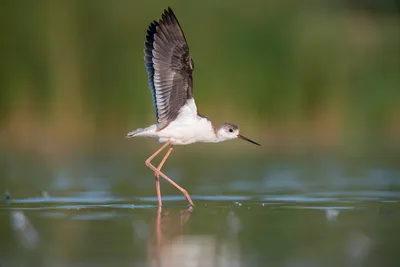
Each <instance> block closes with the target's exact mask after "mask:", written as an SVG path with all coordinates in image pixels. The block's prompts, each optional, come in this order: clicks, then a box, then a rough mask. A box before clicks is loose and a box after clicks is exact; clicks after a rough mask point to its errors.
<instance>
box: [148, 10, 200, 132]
mask: <svg viewBox="0 0 400 267" xmlns="http://www.w3.org/2000/svg"><path fill="white" fill-rule="evenodd" d="M144 59H145V62H146V64H145V65H146V70H147V73H148V79H149V87H150V90H151V93H152V98H153V105H154V110H155V114H156V119H157V131H161V130H162V129H164V128H165V127H167V126H168V125H169V124H170V122H171V121H173V120H175V119H176V118H177V117H178V115H179V111H180V109H181V107H182V106H183V105H184V104H185V103H186V102H187V100H188V99H191V98H193V78H192V72H193V60H192V58H191V57H190V55H189V47H188V45H187V43H186V39H185V36H184V34H183V32H182V29H181V26H180V25H179V22H178V20H177V18H176V17H175V14H174V13H173V11H172V10H171V8H168V10H164V13H163V14H162V16H161V19H160V20H159V21H158V22H157V21H153V22H152V23H151V24H150V26H149V29H148V30H147V36H146V42H145V56H144ZM196 112H197V110H196Z"/></svg>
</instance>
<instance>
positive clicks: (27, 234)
mask: <svg viewBox="0 0 400 267" xmlns="http://www.w3.org/2000/svg"><path fill="white" fill-rule="evenodd" d="M11 226H12V228H13V229H14V230H15V232H16V234H17V237H18V240H19V242H20V243H21V245H22V246H24V247H26V248H29V249H34V248H35V247H36V245H37V243H38V241H39V234H38V232H37V231H36V229H35V228H34V227H33V225H32V224H31V222H30V221H29V219H28V218H27V217H26V216H25V214H24V213H23V212H22V211H20V210H17V211H12V212H11Z"/></svg>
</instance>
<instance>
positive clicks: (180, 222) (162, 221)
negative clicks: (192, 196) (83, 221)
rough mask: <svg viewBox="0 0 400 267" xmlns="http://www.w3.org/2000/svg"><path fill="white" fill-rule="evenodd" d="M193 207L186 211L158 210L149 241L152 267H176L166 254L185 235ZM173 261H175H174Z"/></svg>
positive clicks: (149, 259) (149, 258) (149, 256)
mask: <svg viewBox="0 0 400 267" xmlns="http://www.w3.org/2000/svg"><path fill="white" fill-rule="evenodd" d="M192 212H193V207H192V206H190V207H189V208H188V209H186V210H172V209H168V210H167V209H165V208H164V210H162V208H161V207H158V209H157V215H156V219H155V223H154V231H152V233H151V235H150V238H149V239H148V261H149V264H150V266H174V265H173V261H171V259H168V260H166V257H165V253H166V251H168V248H169V245H170V244H171V243H172V241H173V240H175V239H176V238H179V237H181V236H182V235H184V226H185V225H186V223H187V222H188V220H189V218H190V216H191V214H192ZM172 260H173V259H172Z"/></svg>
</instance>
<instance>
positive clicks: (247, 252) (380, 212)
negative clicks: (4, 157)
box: [0, 155, 400, 266]
mask: <svg viewBox="0 0 400 267" xmlns="http://www.w3.org/2000/svg"><path fill="white" fill-rule="evenodd" d="M257 157H258V156H257V155H256V156H253V157H249V158H248V160H243V159H241V158H239V159H235V157H231V158H228V159H221V158H218V157H217V156H213V157H211V158H208V159H207V158H201V157H200V160H197V158H198V156H193V157H188V158H186V159H180V160H175V161H174V160H172V162H171V163H170V164H171V166H175V167H176V166H179V168H176V169H171V168H168V167H166V173H167V175H170V176H171V177H174V180H176V181H177V182H178V183H181V184H182V185H185V187H186V188H187V189H188V191H189V193H191V196H192V199H193V201H194V203H195V207H194V208H189V207H188V206H187V205H186V201H185V199H184V197H183V196H182V195H180V194H179V192H177V191H176V190H175V189H174V188H173V187H171V186H170V185H168V184H167V183H164V182H162V184H161V191H162V193H163V204H164V206H163V208H162V209H159V208H158V207H157V205H156V204H157V198H156V196H155V189H154V180H152V174H151V173H149V172H148V171H147V170H146V169H145V168H142V167H141V165H134V166H133V167H131V168H127V167H126V165H124V159H123V157H121V158H122V163H121V162H119V163H115V162H112V161H107V160H105V161H103V162H102V164H93V162H92V164H85V163H82V162H80V161H77V160H75V161H71V162H69V163H68V164H63V165H57V166H56V167H54V166H51V165H48V164H45V163H43V162H39V164H33V163H32V161H26V162H25V163H24V165H23V166H24V167H25V168H19V165H18V164H17V163H15V164H14V165H13V164H11V165H8V167H7V168H6V169H3V174H4V177H5V179H4V180H3V182H4V181H5V184H4V189H5V190H4V193H3V196H2V201H1V203H0V225H1V228H0V229H1V230H0V231H1V232H0V234H1V239H0V247H1V249H0V266H115V265H118V266H268V265H272V266H398V264H399V262H400V256H399V255H398V252H397V250H398V247H399V246H400V239H399V238H398V235H397V233H398V232H399V231H400V190H399V188H400V175H399V173H400V172H399V169H398V167H397V166H396V164H393V163H391V162H390V161H385V160H383V161H382V158H379V159H376V160H373V159H372V160H368V161H365V160H361V161H358V162H357V164H356V163H354V161H352V162H351V163H349V161H344V160H342V161H334V160H332V161H331V162H328V161H327V160H326V159H324V162H325V164H320V163H321V161H320V160H310V159H301V158H297V159H296V158H293V157H292V158H282V157H280V158H279V159H274V158H273V157H271V158H272V159H270V160H269V161H264V160H260V159H257ZM217 159H218V160H217ZM19 160H20V159H19ZM199 161H200V162H202V163H199ZM213 162H217V163H218V164H217V163H213ZM36 163H37V162H36ZM198 164H200V165H201V166H207V168H203V169H202V168H200V167H198ZM202 164H203V165H202ZM188 165H189V167H188ZM196 166H197V167H196ZM188 169H189V170H190V171H191V170H193V169H194V170H195V172H194V173H193V172H190V175H189V174H188ZM114 171H115V172H114ZM29 173H30V175H31V176H29ZM26 177H29V178H30V179H31V178H33V179H35V183H32V181H31V180H29V179H26ZM111 177H112V178H111ZM132 177H135V178H134V179H132ZM189 178H190V179H189Z"/></svg>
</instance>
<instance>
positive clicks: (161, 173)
mask: <svg viewBox="0 0 400 267" xmlns="http://www.w3.org/2000/svg"><path fill="white" fill-rule="evenodd" d="M170 143H171V142H170V141H168V142H166V143H165V144H164V145H163V146H162V147H161V148H160V149H159V150H157V151H156V152H155V153H154V154H153V155H151V156H150V157H149V158H148V159H147V160H146V161H145V164H146V166H147V167H149V168H150V169H152V170H153V171H154V173H155V175H157V174H158V175H161V177H162V178H164V179H165V180H167V181H168V182H170V183H171V184H172V185H173V186H175V187H176V188H178V190H179V191H181V192H182V194H183V195H184V196H185V198H186V200H187V201H188V202H189V203H190V205H192V206H194V204H193V201H192V199H191V198H190V196H189V194H188V192H187V191H186V190H185V189H183V188H182V187H180V186H179V185H178V184H177V183H175V182H174V181H173V180H171V179H170V178H169V177H168V176H166V175H165V174H164V173H163V172H161V171H159V170H157V168H156V167H154V166H153V164H151V161H152V160H153V158H154V157H155V156H157V155H158V154H159V153H160V152H161V151H162V150H163V149H165V148H166V147H167V146H168V145H169V144H170ZM171 151H172V150H171ZM170 153H171V152H170Z"/></svg>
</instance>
